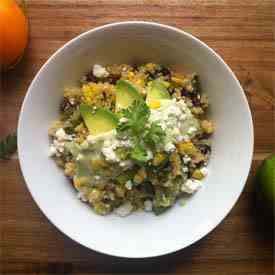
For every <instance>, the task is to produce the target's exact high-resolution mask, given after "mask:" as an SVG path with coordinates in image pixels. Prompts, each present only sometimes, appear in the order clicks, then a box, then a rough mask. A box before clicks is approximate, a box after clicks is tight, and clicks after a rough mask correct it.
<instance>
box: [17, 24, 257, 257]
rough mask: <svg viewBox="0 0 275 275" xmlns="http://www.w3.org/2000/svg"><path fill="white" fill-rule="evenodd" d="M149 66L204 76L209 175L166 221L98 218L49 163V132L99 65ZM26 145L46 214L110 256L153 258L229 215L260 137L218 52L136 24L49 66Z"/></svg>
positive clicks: (26, 117)
mask: <svg viewBox="0 0 275 275" xmlns="http://www.w3.org/2000/svg"><path fill="white" fill-rule="evenodd" d="M143 62H155V63H161V64H165V65H169V66H171V67H172V68H176V69H179V70H182V69H184V70H185V71H188V72H197V73H198V74H199V76H200V80H201V86H202V90H203V91H204V92H206V93H207V94H208V95H209V98H210V106H211V107H210V111H209V116H211V118H212V119H213V120H214V123H215V125H216V132H215V134H214V136H213V153H212V156H211V161H210V163H209V171H210V172H209V176H208V177H207V178H206V179H205V181H204V186H203V188H202V189H201V190H200V191H199V192H198V193H196V194H195V195H194V196H193V197H192V198H191V199H190V201H189V203H187V205H185V206H184V207H181V206H178V205H177V206H175V207H173V208H172V209H171V210H170V211H168V212H167V213H166V214H164V215H162V216H158V217H155V216H153V215H151V214H145V213H135V214H133V215H131V216H129V217H127V218H119V217H116V216H114V215H111V216H107V217H101V216H97V215H95V214H94V213H93V212H92V211H91V209H90V208H89V207H88V206H86V205H85V204H83V203H81V202H80V201H79V200H78V199H77V198H76V193H75V191H74V190H73V188H72V187H71V186H70V183H69V182H68V181H67V180H66V179H65V177H64V176H63V173H62V171H61V170H59V169H58V168H57V167H56V165H55V163H54V161H53V160H52V159H50V158H49V157H48V147H49V140H48V137H47V130H48V127H49V125H50V123H51V122H52V121H53V120H55V119H56V118H57V117H58V107H59V104H60V102H61V98H62V93H63V88H64V87H67V86H74V85H77V82H78V80H79V79H80V77H81V76H82V75H83V73H85V72H86V71H87V70H88V69H89V68H90V67H91V65H92V64H103V65H105V64H113V63H118V64H119V63H131V64H133V63H143ZM18 143H19V157H20V163H21V167H22V171H23V174H24V177H25V179H26V183H27V186H28V188H29V190H30V192H31V194H32V196H33V198H34V199H35V201H36V202H37V204H38V205H39V207H40V208H41V210H42V211H43V212H44V213H45V215H46V216H47V217H48V218H49V219H50V220H51V221H52V222H53V223H54V224H55V225H56V226H57V227H58V228H59V229H60V230H61V231H63V232H64V233H65V234H67V235H68V236H69V237H71V238H72V239H74V240H76V241H78V242H79V243H81V244H83V245H85V246H87V247H89V248H92V249H94V250H97V251H100V252H103V253H107V254H111V255H116V256H123V257H150V256H157V255H162V254H166V253H169V252H173V251H176V250H178V249H181V248H183V247H186V246H188V245H190V244H191V243H193V242H194V241H196V240H198V239H200V238H201V237H203V236H204V235H206V234H207V233H208V232H209V231H211V230H212V229H213V228H214V227H215V226H216V225H217V224H218V223H219V222H220V221H221V220H222V219H223V218H224V216H225V215H226V214H227V213H228V212H229V210H230V209H231V208H232V206H233V205H234V203H235V202H236V200H237V198H238V196H239V195H240V193H241V191H242V189H243V186H244V184H245V180H246V177H247V174H248V171H249V168H250V162H251V156H252V148H253V132H252V122H251V116H250V111H249V108H248V105H247V102H246V99H245V97H244V94H243V92H242V89H241V87H240V85H239V83H238V81H237V80H236V78H235V77H234V75H233V74H232V72H231V71H230V69H229V68H228V67H227V66H226V65H225V63H224V62H223V61H222V60H221V59H220V58H219V57H218V56H217V55H216V54H215V53H214V52H213V51H212V50H210V49H209V48H208V47H207V46H206V45H204V44H203V43H201V42H200V41H198V40H197V39H195V38H193V37H192V36H190V35H188V34H186V33H183V32H180V31H178V30H176V29H173V28H169V27H165V26H162V25H158V24H152V23H142V22H140V23H137V22H136V23H123V24H112V25H109V26H105V27H103V28H98V29H96V30H94V31H90V32H88V33H85V34H83V35H81V36H80V37H78V38H77V39H74V40H73V41H71V42H69V43H68V44H67V45H65V46H64V47H63V48H62V49H61V50H59V51H58V52H57V53H56V54H55V55H54V56H53V57H52V58H51V59H50V60H49V61H48V62H47V63H46V65H45V66H43V68H42V69H41V70H40V72H39V73H38V75H37V76H36V78H35V79H34V81H33V83H32V84H31V86H30V88H29V91H28V94H27V96H26V98H25V101H24V104H23V107H22V111H21V115H20V121H19V129H18Z"/></svg>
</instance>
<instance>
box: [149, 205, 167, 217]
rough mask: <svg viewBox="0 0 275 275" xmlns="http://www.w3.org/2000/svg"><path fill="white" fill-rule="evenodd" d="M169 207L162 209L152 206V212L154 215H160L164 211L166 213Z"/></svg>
mask: <svg viewBox="0 0 275 275" xmlns="http://www.w3.org/2000/svg"><path fill="white" fill-rule="evenodd" d="M169 208H170V207H164V206H153V212H154V214H156V215H157V216H158V215H161V214H162V213H164V212H165V211H167V210H168V209H169Z"/></svg>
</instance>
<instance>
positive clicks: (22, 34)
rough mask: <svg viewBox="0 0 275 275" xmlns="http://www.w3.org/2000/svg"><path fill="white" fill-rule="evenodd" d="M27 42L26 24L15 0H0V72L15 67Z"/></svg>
mask: <svg viewBox="0 0 275 275" xmlns="http://www.w3.org/2000/svg"><path fill="white" fill-rule="evenodd" d="M27 41H28V22H27V18H26V16H25V14H24V12H23V10H22V9H21V8H20V7H19V6H18V4H17V2H16V1H15V0H0V71H1V69H2V70H7V69H9V68H11V67H12V66H13V65H15V64H16V63H17V62H18V61H19V60H20V58H21V57H22V55H23V53H24V50H25V48H26V46H27Z"/></svg>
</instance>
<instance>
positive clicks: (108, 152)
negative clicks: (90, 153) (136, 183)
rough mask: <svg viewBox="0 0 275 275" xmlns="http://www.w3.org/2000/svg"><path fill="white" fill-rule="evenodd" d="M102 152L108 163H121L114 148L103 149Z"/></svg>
mask: <svg viewBox="0 0 275 275" xmlns="http://www.w3.org/2000/svg"><path fill="white" fill-rule="evenodd" d="M101 151H102V153H103V155H104V156H105V158H106V160H107V161H113V162H118V161H119V158H118V157H117V155H116V153H115V151H114V150H113V148H112V147H103V148H102V150H101Z"/></svg>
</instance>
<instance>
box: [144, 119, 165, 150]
mask: <svg viewBox="0 0 275 275" xmlns="http://www.w3.org/2000/svg"><path fill="white" fill-rule="evenodd" d="M164 138H165V132H164V130H162V128H161V127H160V126H159V125H158V124H157V123H155V122H154V123H152V124H151V127H150V128H149V129H147V131H146V133H145V136H144V140H145V142H146V143H147V144H149V145H152V146H156V145H157V144H162V143H163V142H164Z"/></svg>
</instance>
